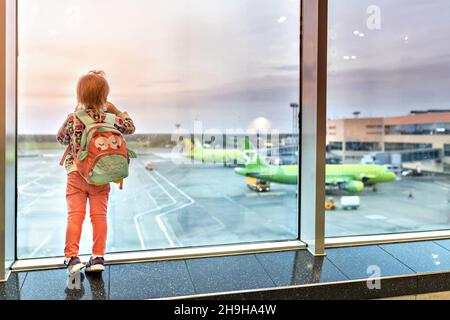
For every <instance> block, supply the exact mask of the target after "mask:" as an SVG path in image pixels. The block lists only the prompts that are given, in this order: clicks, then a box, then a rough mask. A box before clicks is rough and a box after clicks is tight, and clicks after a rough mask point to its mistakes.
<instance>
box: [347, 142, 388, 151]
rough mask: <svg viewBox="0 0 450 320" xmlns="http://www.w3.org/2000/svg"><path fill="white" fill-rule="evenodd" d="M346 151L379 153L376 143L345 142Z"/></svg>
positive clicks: (378, 146) (378, 145)
mask: <svg viewBox="0 0 450 320" xmlns="http://www.w3.org/2000/svg"><path fill="white" fill-rule="evenodd" d="M345 149H346V151H380V150H381V147H380V144H379V143H378V142H359V141H358V142H346V143H345Z"/></svg>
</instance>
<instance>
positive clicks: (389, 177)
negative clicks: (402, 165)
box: [386, 172, 397, 181]
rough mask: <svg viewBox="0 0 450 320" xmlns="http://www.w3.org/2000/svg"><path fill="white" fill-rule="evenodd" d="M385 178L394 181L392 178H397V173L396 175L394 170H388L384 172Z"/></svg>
mask: <svg viewBox="0 0 450 320" xmlns="http://www.w3.org/2000/svg"><path fill="white" fill-rule="evenodd" d="M386 179H387V180H388V181H394V180H396V179H397V175H396V174H395V173H394V172H388V173H387V174H386Z"/></svg>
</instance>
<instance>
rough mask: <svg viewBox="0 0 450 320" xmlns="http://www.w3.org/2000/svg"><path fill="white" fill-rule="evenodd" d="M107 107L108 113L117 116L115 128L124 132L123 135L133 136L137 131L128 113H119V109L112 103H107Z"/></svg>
mask: <svg viewBox="0 0 450 320" xmlns="http://www.w3.org/2000/svg"><path fill="white" fill-rule="evenodd" d="M106 107H107V112H109V113H113V114H115V115H116V123H115V127H116V128H117V129H118V130H119V131H120V132H122V134H133V133H134V132H135V131H136V127H135V126H134V122H133V120H132V119H131V117H130V116H129V115H128V113H126V112H121V111H119V109H117V108H116V106H115V105H113V104H112V103H110V102H108V103H107V105H106Z"/></svg>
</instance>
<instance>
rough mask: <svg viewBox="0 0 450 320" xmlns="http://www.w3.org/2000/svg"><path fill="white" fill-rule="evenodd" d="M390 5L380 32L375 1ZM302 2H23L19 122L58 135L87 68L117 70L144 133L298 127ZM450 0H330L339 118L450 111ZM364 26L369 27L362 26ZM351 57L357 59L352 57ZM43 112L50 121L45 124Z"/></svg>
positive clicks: (120, 92) (120, 97)
mask: <svg viewBox="0 0 450 320" xmlns="http://www.w3.org/2000/svg"><path fill="white" fill-rule="evenodd" d="M372 4H375V5H378V6H379V7H380V8H381V18H382V20H381V26H382V28H381V30H368V29H367V27H366V20H367V17H368V16H367V14H366V9H367V7H368V6H369V5H372ZM299 7H300V4H299V1H298V0H208V1H206V0H164V1H162V0H127V1H123V0H39V1H36V0H19V28H20V30H19V44H20V45H19V52H20V57H19V116H20V120H19V131H20V132H21V133H39V134H41V133H54V132H55V131H56V130H57V129H58V127H59V126H60V124H61V122H62V121H63V120H64V118H65V116H66V114H67V113H69V112H70V111H72V109H73V108H74V106H75V103H76V102H75V96H74V90H75V85H76V81H77V79H78V77H79V76H80V75H81V74H83V73H84V72H87V71H89V70H91V69H102V70H104V71H106V73H107V74H108V78H109V80H110V84H111V87H112V96H111V100H112V102H114V103H116V104H117V105H118V106H119V107H120V108H122V109H125V110H127V111H129V112H130V113H131V114H132V115H133V117H134V118H135V121H136V124H137V127H138V131H139V132H140V133H147V132H169V133H170V132H172V131H173V129H174V127H175V124H177V123H179V124H181V125H182V126H183V127H185V128H188V129H191V128H192V125H193V122H194V120H195V119H199V120H202V121H203V122H204V126H205V127H206V128H217V129H220V130H225V129H226V128H242V129H247V128H248V127H250V126H252V123H253V122H254V121H253V120H254V119H255V118H260V117H265V118H268V119H269V120H270V122H271V126H272V128H274V129H278V130H280V131H284V132H288V131H290V130H291V127H292V124H291V112H290V110H289V103H290V102H297V101H298V77H299V75H298V73H299V72H298V70H299V62H298V61H299V35H298V33H299V32H298V29H299ZM449 10H450V1H448V0H433V1H427V0H395V1H392V0H376V1H372V0H370V1H368V0H335V1H333V0H331V1H330V63H329V64H330V65H329V68H330V78H329V116H330V117H333V118H336V117H346V116H350V115H351V113H352V112H353V111H355V110H359V111H362V112H363V114H365V115H366V116H383V115H393V114H405V113H408V112H409V110H411V109H418V108H419V109H423V108H449V109H450V90H449V89H448V86H449V84H450V63H449V62H450V61H449V60H450V41H448V39H447V38H448V34H450V21H448V20H447V19H446V17H445V15H446V12H449ZM356 31H358V32H359V34H363V36H359V34H358V35H357V34H355V32H356ZM348 57H350V59H348ZM36 119H40V120H39V121H36Z"/></svg>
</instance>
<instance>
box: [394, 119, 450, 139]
mask: <svg viewBox="0 0 450 320" xmlns="http://www.w3.org/2000/svg"><path fill="white" fill-rule="evenodd" d="M447 116H448V115H447ZM385 132H386V134H387V135H450V123H432V124H423V123H421V124H411V125H387V126H386V128H385Z"/></svg>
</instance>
